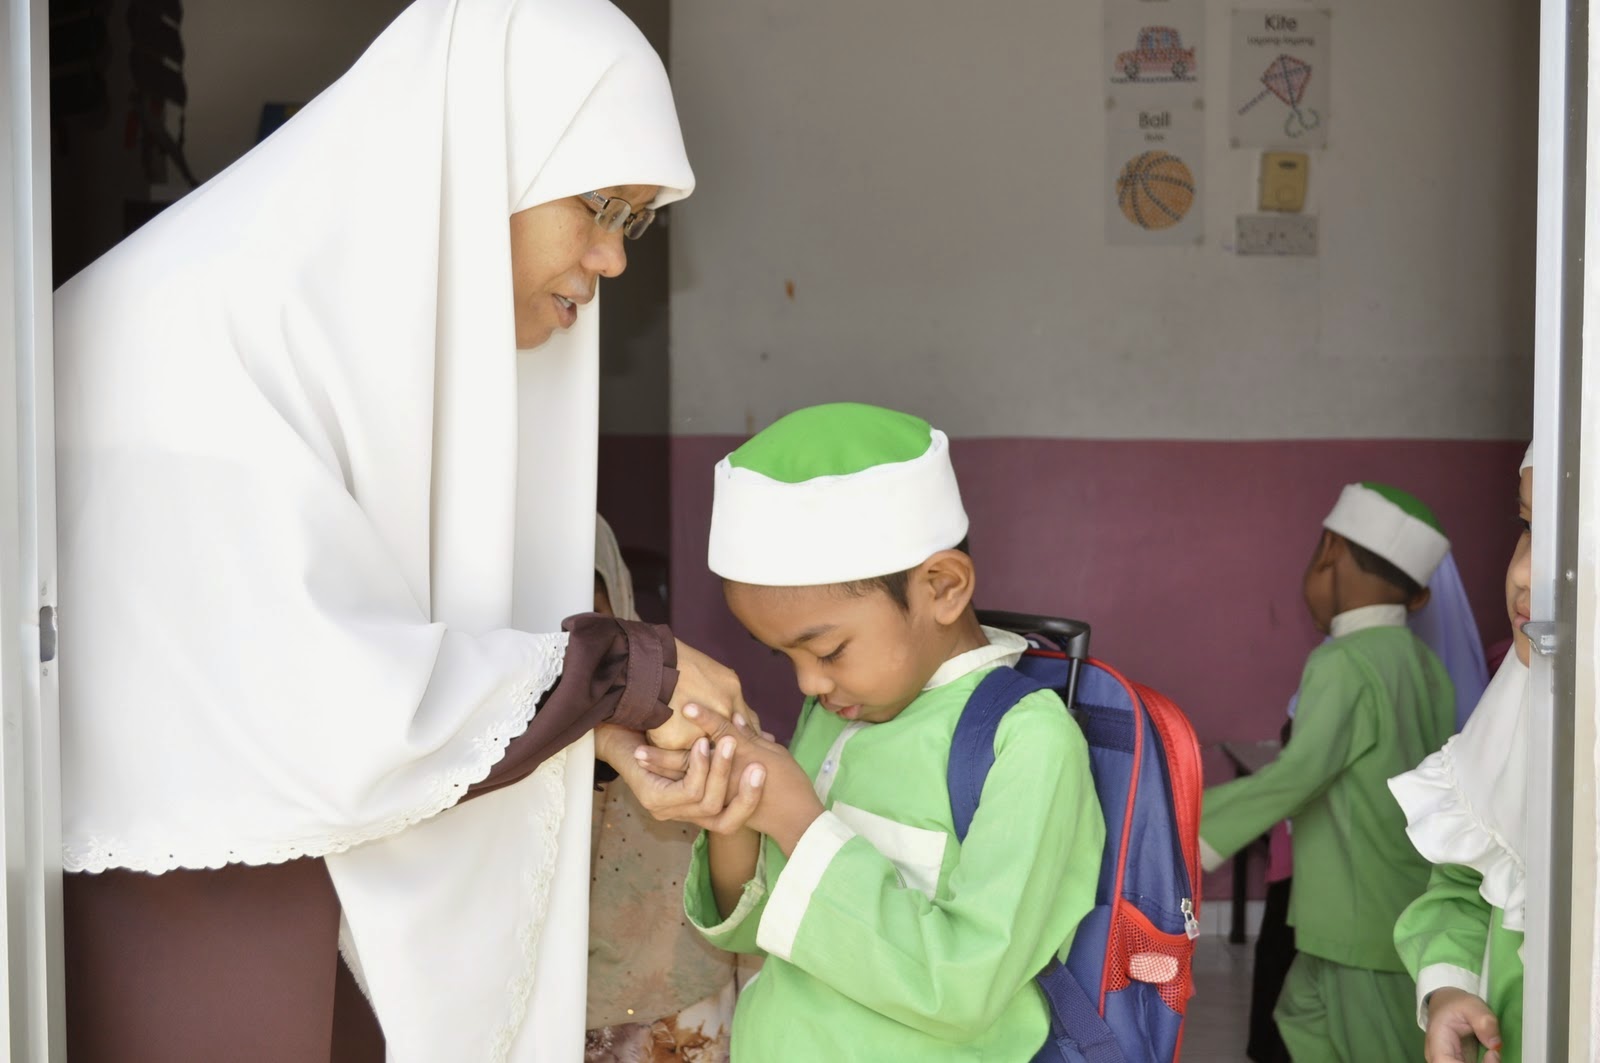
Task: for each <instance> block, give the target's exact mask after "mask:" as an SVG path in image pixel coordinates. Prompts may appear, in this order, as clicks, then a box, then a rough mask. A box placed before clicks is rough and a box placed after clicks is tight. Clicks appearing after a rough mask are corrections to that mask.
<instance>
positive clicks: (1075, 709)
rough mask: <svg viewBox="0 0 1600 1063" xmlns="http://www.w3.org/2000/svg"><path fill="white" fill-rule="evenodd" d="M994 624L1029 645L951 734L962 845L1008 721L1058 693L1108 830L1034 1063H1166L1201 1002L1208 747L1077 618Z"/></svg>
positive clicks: (1047, 990) (1045, 986)
mask: <svg viewBox="0 0 1600 1063" xmlns="http://www.w3.org/2000/svg"><path fill="white" fill-rule="evenodd" d="M982 620H983V622H984V623H985V624H988V625H990V626H991V627H1001V628H1007V629H1010V630H1013V631H1016V632H1018V633H1019V634H1023V635H1026V636H1027V638H1028V641H1029V646H1030V648H1029V649H1028V651H1027V653H1025V654H1024V655H1023V657H1022V659H1021V660H1020V661H1019V662H1018V663H1017V665H1016V666H1015V667H1014V668H997V669H995V670H994V671H993V672H991V673H990V674H989V675H987V676H985V677H984V679H983V681H982V682H981V683H979V684H978V688H977V690H975V691H974V692H973V695H972V697H971V698H970V699H969V700H968V701H967V705H966V708H965V709H964V710H963V712H962V716H961V721H960V723H959V724H957V726H956V732H955V737H954V739H953V740H952V743H951V748H950V766H949V771H948V779H949V787H950V808H951V812H952V814H953V816H954V819H955V827H956V834H957V837H958V838H965V837H966V832H967V828H968V827H969V826H970V825H971V823H972V817H973V814H974V813H975V812H976V811H977V808H978V802H979V798H980V797H981V795H982V793H983V784H984V780H985V779H986V778H987V777H988V774H989V769H990V767H991V766H993V764H994V738H995V732H996V731H997V730H998V728H999V726H1000V720H1001V718H1002V717H1004V716H1005V714H1006V713H1007V712H1008V711H1010V709H1011V707H1012V706H1013V705H1015V704H1016V703H1017V702H1019V701H1021V700H1022V699H1023V698H1024V697H1026V696H1027V695H1028V694H1030V693H1032V692H1033V691H1035V690H1039V689H1050V690H1054V691H1056V692H1057V693H1058V694H1060V695H1061V699H1062V701H1064V702H1065V703H1066V705H1067V707H1068V709H1069V710H1070V711H1071V712H1072V715H1073V717H1074V718H1075V719H1076V720H1077V721H1078V724H1079V726H1080V727H1082V728H1083V733H1084V737H1085V738H1086V739H1087V740H1088V743H1089V763H1090V770H1091V771H1092V773H1093V775H1094V785H1095V792H1096V793H1097V794H1098V796H1099V798H1100V807H1101V809H1102V811H1103V812H1104V814H1105V819H1106V846H1105V853H1104V855H1103V857H1102V858H1101V862H1100V880H1099V885H1098V887H1097V889H1096V891H1095V906H1094V908H1093V909H1091V910H1090V912H1089V914H1088V915H1086V916H1085V917H1084V919H1083V922H1082V923H1080V924H1079V926H1078V931H1077V934H1076V935H1075V936H1074V938H1073V941H1072V948H1071V949H1070V950H1069V951H1068V954H1067V961H1066V963H1064V964H1063V963H1060V962H1057V961H1056V960H1052V961H1051V962H1050V964H1049V965H1048V966H1046V967H1045V969H1044V970H1043V971H1041V972H1039V974H1038V975H1037V977H1036V978H1035V981H1036V982H1037V983H1038V985H1039V988H1040V990H1041V991H1042V992H1043V993H1044V996H1045V999H1046V1001H1047V1002H1048V1004H1049V1006H1050V1035H1049V1037H1048V1039H1047V1040H1046V1041H1045V1044H1044V1046H1043V1047H1042V1048H1041V1049H1040V1050H1039V1052H1038V1054H1037V1055H1036V1056H1035V1057H1034V1061H1035V1063H1165V1061H1168V1060H1176V1059H1177V1058H1178V1051H1179V1049H1180V1047H1181V1046H1182V1043H1183V1019H1184V1012H1185V1010H1186V1009H1187V1007H1188V1003H1189V998H1190V997H1191V996H1193V995H1194V981H1193V972H1192V961H1193V957H1194V939H1195V938H1196V937H1197V936H1198V935H1199V931H1200V927H1199V922H1198V917H1199V911H1200V833H1199V832H1200V791H1201V774H1200V745H1199V743H1198V742H1197V741H1196V739H1195V734H1194V728H1193V727H1192V726H1190V724H1189V721H1188V719H1187V718H1186V717H1185V716H1184V715H1183V713H1182V712H1181V711H1180V710H1179V709H1178V707H1177V706H1176V705H1174V704H1173V703H1172V702H1171V701H1169V700H1168V699H1167V698H1166V697H1164V696H1162V695H1161V694H1158V693H1156V692H1155V691H1154V690H1151V689H1150V688H1149V687H1145V686H1141V685H1140V684H1138V683H1135V682H1132V681H1131V680H1129V679H1127V678H1125V677H1124V676H1123V675H1122V674H1121V673H1119V672H1117V671H1116V670H1115V669H1113V668H1111V667H1110V666H1109V665H1107V664H1104V663H1103V662H1101V661H1097V660H1094V659H1093V658H1091V657H1089V656H1088V650H1089V627H1088V625H1087V624H1084V623H1082V622H1081V621H1076V620H1060V619H1054V618H1048V617H1035V616H1026V615H1022V614H1016V613H987V612H986V613H983V614H982Z"/></svg>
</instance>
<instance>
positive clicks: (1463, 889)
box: [1394, 864, 1491, 992]
mask: <svg viewBox="0 0 1600 1063" xmlns="http://www.w3.org/2000/svg"><path fill="white" fill-rule="evenodd" d="M1482 881H1483V876H1481V875H1479V874H1478V873H1477V872H1476V871H1473V870H1472V869H1471V868H1466V867H1460V866H1458V865H1456V864H1435V865H1434V868H1433V874H1432V875H1431V876H1430V877H1429V879H1428V888H1427V890H1426V891H1424V893H1423V894H1422V896H1420V897H1418V898H1417V899H1416V900H1414V901H1412V902H1411V904H1410V906H1409V907H1407V908H1406V910H1405V911H1403V912H1401V913H1400V921H1399V922H1398V923H1396V924H1395V928H1394V947H1395V950H1396V951H1398V952H1399V953H1400V960H1401V962H1403V963H1404V964H1405V965H1406V970H1408V971H1410V972H1411V977H1412V978H1413V979H1417V980H1418V981H1419V983H1420V982H1421V980H1422V979H1421V976H1422V974H1423V972H1424V971H1427V970H1428V969H1430V968H1438V967H1441V966H1443V967H1449V968H1452V969H1453V970H1455V971H1457V972H1461V973H1462V975H1463V977H1466V976H1470V978H1471V981H1470V983H1469V984H1467V985H1462V986H1461V988H1463V989H1470V990H1471V991H1472V992H1477V984H1478V976H1479V974H1480V973H1481V972H1482V970H1483V955H1484V950H1485V948H1486V947H1487V945H1488V941H1489V920H1490V915H1491V909H1490V907H1489V902H1488V901H1486V900H1484V899H1483V895H1482V894H1480V893H1479V892H1478V885H1479V884H1480V883H1481V882H1482ZM1435 973H1438V972H1435ZM1444 984H1448V985H1460V982H1456V981H1451V982H1447V983H1444ZM1434 988H1438V987H1437V986H1434ZM1430 992H1431V990H1430Z"/></svg>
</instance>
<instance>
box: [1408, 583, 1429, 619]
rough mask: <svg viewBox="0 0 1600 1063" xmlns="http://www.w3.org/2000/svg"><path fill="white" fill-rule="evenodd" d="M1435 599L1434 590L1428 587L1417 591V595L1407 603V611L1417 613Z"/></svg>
mask: <svg viewBox="0 0 1600 1063" xmlns="http://www.w3.org/2000/svg"><path fill="white" fill-rule="evenodd" d="M1432 600H1433V591H1431V590H1429V589H1428V588H1427V587H1424V588H1422V590H1420V591H1418V592H1417V596H1416V597H1415V598H1413V599H1411V600H1410V601H1409V602H1407V603H1406V612H1408V613H1415V612H1416V611H1417V610H1419V609H1421V608H1422V607H1423V606H1425V605H1427V604H1428V603H1429V602H1431V601H1432Z"/></svg>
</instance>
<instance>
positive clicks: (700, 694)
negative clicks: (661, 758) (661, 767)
mask: <svg viewBox="0 0 1600 1063" xmlns="http://www.w3.org/2000/svg"><path fill="white" fill-rule="evenodd" d="M669 704H671V706H672V719H670V720H668V721H667V722H666V723H664V724H662V725H661V726H660V727H657V728H655V729H654V730H652V731H650V732H648V734H649V738H650V742H651V744H652V745H656V746H660V747H661V748H662V749H679V750H683V749H688V748H689V747H690V746H692V745H694V742H695V739H697V738H699V737H700V736H701V735H702V734H704V733H705V731H704V729H703V728H701V727H698V726H696V725H695V724H694V723H693V722H691V721H689V720H686V719H684V717H683V709H684V707H685V706H687V705H691V704H693V705H699V706H700V707H701V708H705V709H710V710H711V711H712V712H714V713H716V714H717V715H719V716H721V717H722V718H723V719H728V718H730V717H732V716H733V715H735V714H736V713H745V714H749V715H754V714H753V713H751V712H750V706H748V705H746V704H745V702H744V692H743V690H741V689H740V686H739V677H738V676H737V675H736V674H735V673H734V671H733V669H731V668H729V667H727V666H725V665H722V664H719V663H718V662H716V661H714V660H712V659H711V658H710V657H707V656H706V655H705V654H703V653H701V652H700V651H699V650H697V649H695V648H694V647H693V646H690V645H687V644H686V643H684V642H682V641H681V640H680V641H679V642H678V685H677V687H676V688H674V690H673V692H672V701H671V702H670V703H669Z"/></svg>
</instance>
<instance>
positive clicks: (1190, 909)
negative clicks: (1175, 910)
mask: <svg viewBox="0 0 1600 1063" xmlns="http://www.w3.org/2000/svg"><path fill="white" fill-rule="evenodd" d="M1178 907H1179V908H1181V909H1182V910H1183V932H1184V933H1185V934H1188V935H1189V940H1190V941H1193V940H1194V939H1195V938H1197V937H1199V936H1200V920H1198V919H1196V918H1195V917H1194V902H1193V901H1191V900H1190V899H1189V898H1187V897H1185V898H1184V899H1183V900H1181V901H1179V902H1178Z"/></svg>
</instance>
